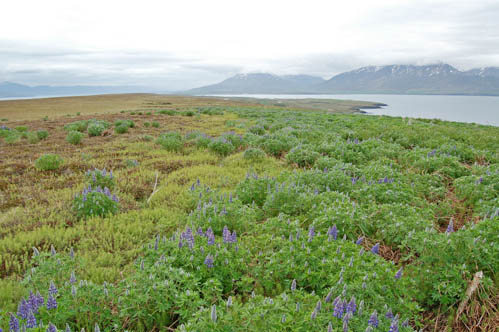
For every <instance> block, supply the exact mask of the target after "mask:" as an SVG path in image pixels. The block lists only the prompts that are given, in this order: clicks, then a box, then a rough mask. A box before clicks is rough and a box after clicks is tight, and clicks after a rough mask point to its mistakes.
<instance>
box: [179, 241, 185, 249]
mask: <svg viewBox="0 0 499 332" xmlns="http://www.w3.org/2000/svg"><path fill="white" fill-rule="evenodd" d="M183 246H184V243H183V242H182V238H180V239H179V240H178V248H179V249H180V248H182V247H183Z"/></svg>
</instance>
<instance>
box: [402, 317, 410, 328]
mask: <svg viewBox="0 0 499 332" xmlns="http://www.w3.org/2000/svg"><path fill="white" fill-rule="evenodd" d="M402 327H409V320H408V319H406V320H404V321H403V322H402Z"/></svg>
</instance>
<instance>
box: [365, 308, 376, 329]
mask: <svg viewBox="0 0 499 332" xmlns="http://www.w3.org/2000/svg"><path fill="white" fill-rule="evenodd" d="M367 324H369V326H372V327H378V325H379V320H378V312H377V311H376V310H374V311H373V313H372V315H371V317H369V320H368V321H367Z"/></svg>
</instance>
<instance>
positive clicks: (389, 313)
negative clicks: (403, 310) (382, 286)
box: [385, 309, 395, 319]
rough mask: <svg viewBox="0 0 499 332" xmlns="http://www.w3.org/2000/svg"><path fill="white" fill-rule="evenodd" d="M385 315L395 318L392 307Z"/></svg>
mask: <svg viewBox="0 0 499 332" xmlns="http://www.w3.org/2000/svg"><path fill="white" fill-rule="evenodd" d="M385 317H386V318H388V319H393V318H394V317H395V316H394V315H393V312H392V309H388V311H387V312H386V314H385Z"/></svg>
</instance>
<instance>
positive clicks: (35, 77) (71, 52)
mask: <svg viewBox="0 0 499 332" xmlns="http://www.w3.org/2000/svg"><path fill="white" fill-rule="evenodd" d="M435 62H446V63H449V64H451V65H453V66H455V67H457V68H458V69H461V70H465V69H470V68H473V67H482V66H499V1H498V0H490V1H489V0H465V1H461V0H451V1H446V0H445V1H444V0H431V1H426V0H414V1H404V0H366V1H359V0H341V1H332V0H325V1H319V0H307V1H303V0H302V1H293V0H284V1H281V0H264V1H263V0H251V1H247V0H246V1H239V0H199V1H194V0H158V1H152V0H133V1H128V0H119V1H114V0H99V1H94V0H85V1H76V0H44V1H39V0H30V1H27V0H5V1H3V2H2V6H1V10H0V82H1V81H14V82H19V83H24V84H28V85H37V84H51V85H74V84H85V85H87V84H92V85H144V86H152V87H156V88H160V89H165V90H175V89H184V88H191V87H196V86H200V85H204V84H211V83H215V82H218V81H220V80H222V79H225V78H227V77H229V76H231V75H234V74H236V73H241V72H272V73H276V74H298V73H303V74H312V75H318V76H322V77H324V78H330V77H331V76H333V75H334V74H337V73H340V72H343V71H346V70H351V69H355V68H358V67H361V66H365V65H385V64H394V63H395V64H409V63H410V64H428V63H435Z"/></svg>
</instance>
